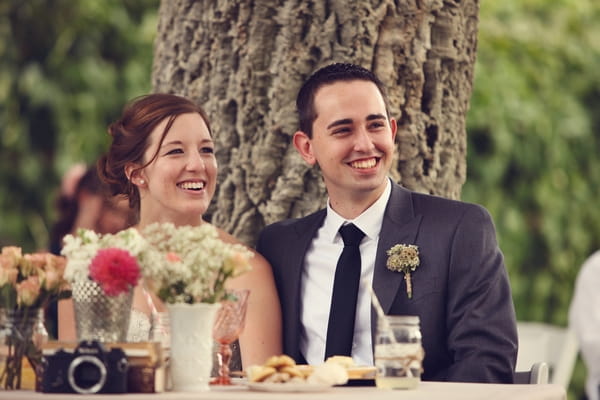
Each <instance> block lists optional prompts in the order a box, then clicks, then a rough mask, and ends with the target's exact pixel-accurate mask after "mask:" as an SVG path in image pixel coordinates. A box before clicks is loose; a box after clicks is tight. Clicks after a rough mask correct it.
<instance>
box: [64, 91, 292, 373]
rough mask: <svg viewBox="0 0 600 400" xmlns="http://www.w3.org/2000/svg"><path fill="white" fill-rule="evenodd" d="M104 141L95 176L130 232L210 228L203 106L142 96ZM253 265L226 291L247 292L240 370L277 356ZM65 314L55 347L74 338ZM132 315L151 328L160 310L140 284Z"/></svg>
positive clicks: (268, 299) (262, 274)
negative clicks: (156, 227) (121, 205)
mask: <svg viewBox="0 0 600 400" xmlns="http://www.w3.org/2000/svg"><path fill="white" fill-rule="evenodd" d="M109 134H110V135H111V136H112V144H111V146H110V148H109V150H108V152H107V153H106V154H105V155H104V156H103V157H101V158H100V160H99V162H98V171H99V175H100V177H101V178H102V179H103V180H104V181H105V182H106V183H107V184H108V185H109V187H110V190H111V192H112V194H114V195H121V196H125V197H126V198H128V200H129V205H130V207H131V208H132V209H133V210H134V212H135V214H136V216H137V221H136V225H135V228H137V229H138V230H140V232H141V231H142V230H143V228H145V227H147V226H148V225H151V224H153V223H157V222H158V223H172V224H174V225H175V226H185V225H190V226H199V225H202V224H208V222H205V221H203V219H202V216H203V214H204V213H205V212H206V210H207V209H208V206H209V204H210V201H211V199H212V197H213V195H214V193H215V187H216V180H217V162H216V158H215V154H214V143H213V139H212V132H211V129H210V125H209V123H208V120H207V118H206V114H205V113H204V111H203V110H202V108H201V107H200V106H198V105H197V104H195V103H193V102H192V101H190V100H188V99H186V98H183V97H180V96H176V95H171V94H151V95H146V96H142V97H139V98H137V99H135V100H134V101H133V102H132V103H130V104H129V105H128V106H126V107H125V109H124V111H123V114H122V116H121V118H120V119H119V120H117V121H115V122H114V123H113V124H111V125H110V127H109ZM218 235H219V238H220V239H221V240H223V241H225V242H227V243H238V244H241V242H240V241H239V240H237V239H236V238H234V237H233V236H231V235H229V234H227V233H226V232H224V231H223V230H221V229H218ZM251 264H252V265H251V266H252V271H251V272H249V273H246V274H243V275H241V276H239V277H237V278H235V279H231V280H230V281H228V285H227V286H228V288H229V289H250V292H251V293H250V299H249V303H248V314H247V325H246V328H245V329H244V332H243V333H242V334H241V335H240V348H241V356H242V362H243V364H244V365H250V364H256V363H262V362H263V361H264V360H265V359H266V358H268V357H269V356H272V355H274V354H279V353H281V312H280V307H279V301H278V298H277V292H276V289H275V284H274V280H273V275H272V272H271V268H270V266H269V264H268V263H267V262H266V260H265V259H264V258H263V257H262V256H260V255H259V254H254V256H253V257H252V260H251ZM69 307H70V304H68V303H66V304H63V305H62V307H61V309H63V310H64V311H65V314H63V315H67V317H65V318H66V319H62V320H61V324H62V328H61V327H60V326H59V328H61V329H59V336H60V339H72V338H73V337H74V331H73V329H72V321H69V319H72V316H70V315H69V313H70V312H71V311H70V309H69ZM133 309H134V311H135V312H134V314H135V318H132V320H134V321H138V322H139V319H140V318H141V319H146V320H149V321H150V320H151V318H152V315H153V314H155V313H156V312H161V311H164V309H165V307H164V304H163V303H162V302H161V301H160V300H159V299H158V298H157V296H156V295H155V294H154V293H152V292H151V291H150V290H146V288H145V285H144V284H143V283H142V284H140V285H138V287H137V288H136V291H135V294H134V300H133ZM150 325H151V324H149V323H136V324H135V326H136V327H137V328H135V327H133V326H130V332H129V336H130V337H136V338H138V339H141V340H145V339H148V335H149V329H148V327H149V326H150ZM140 327H145V328H140ZM140 329H141V330H144V332H141V331H140ZM61 333H62V335H61Z"/></svg>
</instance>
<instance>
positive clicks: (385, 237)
mask: <svg viewBox="0 0 600 400" xmlns="http://www.w3.org/2000/svg"><path fill="white" fill-rule="evenodd" d="M421 219H422V216H421V215H414V210H413V204H412V196H411V193H410V192H409V191H408V190H406V189H404V188H402V187H400V186H399V185H396V184H394V183H392V193H391V195H390V200H389V202H388V205H387V207H386V210H385V214H384V216H383V225H382V227H381V232H380V233H379V243H378V245H377V256H376V258H375V270H374V272H373V290H374V291H375V293H376V294H377V298H378V299H379V302H380V303H381V306H382V307H383V310H384V311H385V313H386V314H388V313H389V312H390V308H391V307H392V303H393V301H394V298H395V297H396V294H397V293H398V290H400V286H401V285H402V282H403V280H404V274H402V273H397V272H392V271H390V270H388V269H387V267H386V262H387V250H388V249H390V248H391V247H392V246H394V245H396V244H399V243H403V244H414V243H415V240H416V237H417V233H418V231H419V226H420V224H421Z"/></svg>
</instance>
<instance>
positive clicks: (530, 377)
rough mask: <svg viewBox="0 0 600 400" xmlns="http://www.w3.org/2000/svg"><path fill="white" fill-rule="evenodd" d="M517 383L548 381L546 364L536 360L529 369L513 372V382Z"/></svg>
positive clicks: (536, 383)
mask: <svg viewBox="0 0 600 400" xmlns="http://www.w3.org/2000/svg"><path fill="white" fill-rule="evenodd" d="M514 383H517V384H528V383H529V384H534V385H540V384H544V383H548V364H546V363H545V362H536V363H535V364H533V365H532V366H531V369H530V370H529V371H519V370H517V371H516V372H515V382H514Z"/></svg>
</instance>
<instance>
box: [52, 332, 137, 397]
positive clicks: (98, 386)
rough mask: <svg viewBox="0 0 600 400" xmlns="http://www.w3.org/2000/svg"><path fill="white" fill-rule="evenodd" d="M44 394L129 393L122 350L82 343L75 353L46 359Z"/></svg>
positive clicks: (59, 353)
mask: <svg viewBox="0 0 600 400" xmlns="http://www.w3.org/2000/svg"><path fill="white" fill-rule="evenodd" d="M42 368H43V375H42V381H41V391H42V392H44V393H82V394H92V393H126V392H127V370H128V362H127V357H126V355H125V352H124V351H123V350H122V349H120V348H111V349H110V350H107V349H106V348H105V347H104V346H103V345H102V344H101V343H100V342H97V341H82V342H80V343H79V344H78V345H77V347H76V348H75V350H74V351H67V350H64V349H62V348H61V349H58V350H57V351H56V352H54V353H53V354H50V355H44V357H43V359H42Z"/></svg>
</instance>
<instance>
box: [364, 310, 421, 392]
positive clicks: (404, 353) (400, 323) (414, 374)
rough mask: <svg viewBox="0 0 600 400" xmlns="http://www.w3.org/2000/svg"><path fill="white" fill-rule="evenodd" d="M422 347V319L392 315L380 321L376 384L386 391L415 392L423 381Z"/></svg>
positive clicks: (376, 344) (376, 345)
mask: <svg viewBox="0 0 600 400" xmlns="http://www.w3.org/2000/svg"><path fill="white" fill-rule="evenodd" d="M422 361H423V347H422V345H421V330H420V328H419V317H418V316H414V315H389V316H386V317H385V319H384V318H379V320H378V321H377V333H376V336H375V367H376V368H377V375H376V377H375V384H376V386H377V387H378V388H384V389H414V388H416V387H417V386H418V384H419V381H420V380H421V369H422Z"/></svg>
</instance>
